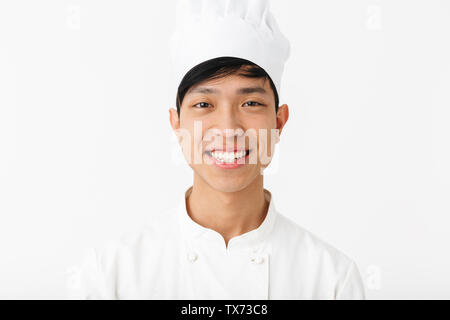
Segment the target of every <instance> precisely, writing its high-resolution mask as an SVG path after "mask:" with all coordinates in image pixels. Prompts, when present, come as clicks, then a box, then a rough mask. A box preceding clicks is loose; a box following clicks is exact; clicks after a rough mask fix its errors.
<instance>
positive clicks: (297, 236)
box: [275, 214, 351, 265]
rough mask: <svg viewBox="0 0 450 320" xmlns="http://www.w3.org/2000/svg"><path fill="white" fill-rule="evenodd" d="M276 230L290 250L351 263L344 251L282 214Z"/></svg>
mask: <svg viewBox="0 0 450 320" xmlns="http://www.w3.org/2000/svg"><path fill="white" fill-rule="evenodd" d="M275 229H276V233H277V237H281V239H280V240H281V241H283V242H285V243H286V244H287V245H288V246H289V248H290V249H293V250H295V249H300V250H302V251H303V252H304V253H305V254H307V255H308V256H310V257H311V258H313V257H322V258H325V259H329V260H330V261H333V262H335V263H343V264H347V265H349V264H350V263H351V259H350V258H349V257H348V256H347V255H346V254H345V253H344V252H343V251H341V250H339V249H337V248H336V247H334V246H333V245H331V244H330V243H328V242H326V241H324V240H323V239H322V238H320V237H319V236H317V235H316V234H314V233H313V232H311V231H309V230H307V229H306V228H304V227H302V226H300V225H299V224H297V223H296V222H294V221H293V220H291V219H289V218H288V217H286V216H284V215H282V214H278V215H277V222H276V228H275Z"/></svg>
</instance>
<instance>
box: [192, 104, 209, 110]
mask: <svg viewBox="0 0 450 320" xmlns="http://www.w3.org/2000/svg"><path fill="white" fill-rule="evenodd" d="M198 105H202V107H196V106H198ZM205 105H210V104H209V103H207V102H199V103H197V104H194V107H196V108H199V109H205V108H206V107H205Z"/></svg>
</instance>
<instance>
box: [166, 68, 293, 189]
mask: <svg viewBox="0 0 450 320" xmlns="http://www.w3.org/2000/svg"><path fill="white" fill-rule="evenodd" d="M288 116H289V112H288V106H287V105H283V106H280V107H279V108H278V113H277V114H276V113H275V102H274V92H273V91H272V88H271V86H270V82H269V80H268V79H266V78H249V77H245V76H242V75H238V74H231V75H227V76H224V77H221V78H219V79H212V80H206V81H203V82H201V83H198V84H196V85H195V86H193V87H191V88H190V89H189V90H188V91H187V93H186V95H185V96H184V99H183V102H182V104H181V107H180V116H179V118H178V114H177V111H176V110H175V109H171V110H170V121H171V125H172V128H173V129H174V130H175V132H176V133H177V135H178V137H179V141H180V144H181V146H182V150H183V154H184V156H185V158H186V160H187V161H188V163H189V165H190V167H191V168H192V169H193V170H194V172H195V174H196V175H198V177H200V178H201V179H203V180H204V181H205V182H206V183H207V184H209V185H210V186H211V187H212V188H214V189H216V190H220V191H223V192H234V191H239V190H242V189H244V188H245V187H247V186H248V185H249V184H251V183H252V182H253V181H254V180H255V179H256V178H258V177H260V175H261V174H262V170H263V169H264V168H265V167H267V166H268V165H269V163H270V160H271V158H272V156H273V150H274V146H275V144H276V143H277V142H278V141H279V139H278V135H279V134H280V133H281V130H282V128H283V126H284V124H285V123H286V121H287V119H288ZM226 151H230V152H226ZM233 151H235V152H233Z"/></svg>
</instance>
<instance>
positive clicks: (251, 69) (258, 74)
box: [176, 57, 279, 118]
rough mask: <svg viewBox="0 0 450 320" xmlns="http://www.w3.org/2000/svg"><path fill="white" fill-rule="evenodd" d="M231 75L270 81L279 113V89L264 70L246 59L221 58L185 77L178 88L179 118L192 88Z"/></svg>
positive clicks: (205, 64)
mask: <svg viewBox="0 0 450 320" xmlns="http://www.w3.org/2000/svg"><path fill="white" fill-rule="evenodd" d="M231 74H238V75H240V76H244V77H248V78H266V79H269V81H270V86H271V88H272V91H273V93H274V96H275V113H277V112H278V104H279V98H278V92H277V89H276V87H275V85H274V83H273V81H272V79H271V78H270V76H269V75H268V74H267V72H266V71H265V70H264V69H263V68H261V67H260V66H258V65H257V64H255V63H253V62H251V61H249V60H246V59H241V58H236V57H219V58H214V59H210V60H207V61H204V62H202V63H200V64H198V65H196V66H195V67H193V68H192V69H191V70H189V72H187V73H186V75H185V76H184V77H183V79H182V80H181V83H180V85H179V86H178V92H177V98H176V105H177V113H178V118H179V117H180V107H181V104H182V102H183V99H184V96H185V95H186V93H187V92H188V90H189V89H190V88H191V87H192V86H194V85H196V84H198V83H200V82H203V81H205V80H212V79H218V78H222V77H225V76H228V75H231Z"/></svg>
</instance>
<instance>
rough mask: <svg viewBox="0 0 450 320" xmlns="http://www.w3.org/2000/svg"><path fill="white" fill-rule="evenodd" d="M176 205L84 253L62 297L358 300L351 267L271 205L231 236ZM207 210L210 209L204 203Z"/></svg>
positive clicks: (268, 195)
mask: <svg viewBox="0 0 450 320" xmlns="http://www.w3.org/2000/svg"><path fill="white" fill-rule="evenodd" d="M191 191H192V186H191V187H190V188H189V189H187V190H186V191H185V192H184V194H183V195H182V196H181V197H180V199H179V200H180V202H179V204H178V206H175V207H172V208H170V209H169V210H165V211H163V212H162V213H159V214H156V215H155V216H152V217H153V218H152V219H150V220H149V222H148V223H147V224H145V225H144V226H143V227H141V228H138V229H137V230H134V231H132V232H128V233H127V234H124V235H122V236H121V237H119V238H118V240H115V241H110V242H107V243H106V244H105V245H102V246H99V247H97V248H90V249H88V250H86V251H85V254H84V256H83V258H82V259H81V263H80V264H78V265H76V266H74V267H72V268H70V272H69V274H68V277H67V287H66V288H67V291H66V293H67V297H68V298H69V299H365V293H364V286H363V283H362V279H361V276H360V273H359V272H358V268H357V266H356V264H355V263H354V261H352V260H351V259H350V258H349V257H347V256H346V255H345V254H343V253H342V252H340V251H339V250H337V249H336V248H334V247H332V246H331V245H329V244H328V243H326V242H324V241H322V240H320V239H319V238H318V237H317V236H315V235H314V234H312V233H311V232H309V231H307V230H306V229H304V228H302V227H301V226H299V225H298V224H296V223H295V222H293V221H292V220H290V219H289V218H287V217H285V216H284V215H282V214H281V213H280V212H278V211H277V209H276V208H275V203H274V199H273V196H272V194H271V192H270V191H268V190H267V189H264V195H265V197H266V200H267V201H269V207H268V211H267V214H266V216H265V218H264V221H263V222H262V223H261V225H260V226H259V227H257V228H256V229H253V230H251V231H248V232H246V233H244V234H241V235H238V236H235V237H233V238H231V239H230V240H229V242H228V246H226V245H225V241H224V238H223V237H222V235H221V234H219V233H218V232H216V231H215V230H212V229H209V228H206V227H203V226H201V225H200V224H198V223H196V222H195V221H193V220H192V219H191V218H190V216H189V215H188V213H187V210H186V198H187V197H188V196H189V194H190V192H191ZM211 210H214V208H213V207H212V208H211Z"/></svg>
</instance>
